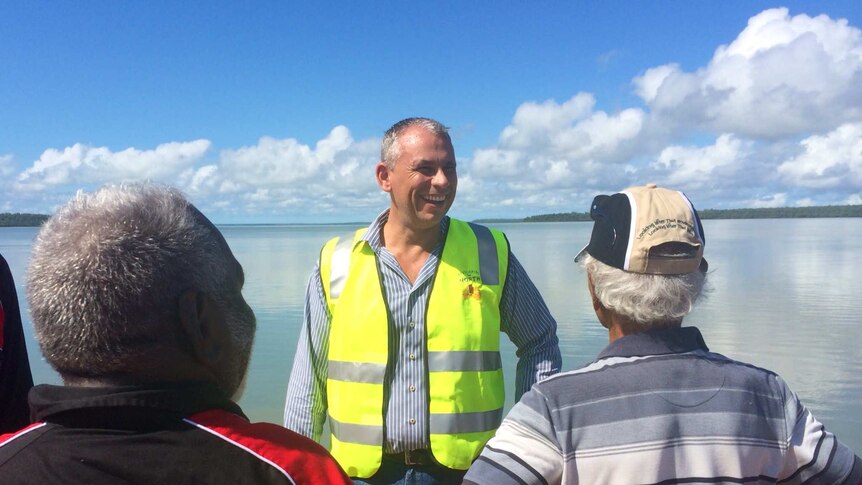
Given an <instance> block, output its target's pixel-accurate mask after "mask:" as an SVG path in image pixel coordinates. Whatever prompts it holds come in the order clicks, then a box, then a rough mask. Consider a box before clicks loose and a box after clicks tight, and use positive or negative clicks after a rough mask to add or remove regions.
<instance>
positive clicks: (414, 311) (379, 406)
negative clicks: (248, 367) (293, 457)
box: [284, 118, 560, 484]
mask: <svg viewBox="0 0 862 485" xmlns="http://www.w3.org/2000/svg"><path fill="white" fill-rule="evenodd" d="M376 176H377V183H378V184H379V185H380V187H381V189H383V191H384V192H387V193H389V196H390V204H389V209H387V210H385V211H384V212H383V213H381V214H380V215H379V216H378V217H377V219H375V220H374V222H373V223H372V224H371V226H370V227H368V228H366V229H360V230H358V231H356V232H351V233H349V234H345V235H343V236H341V237H337V238H334V239H332V240H330V241H329V242H327V243H326V244H325V245H324V247H323V249H322V251H321V255H320V260H319V261H318V265H317V267H316V268H315V270H314V272H313V274H312V276H311V279H310V280H309V283H308V290H307V293H306V307H305V324H304V326H303V329H302V335H301V336H300V338H299V345H298V348H297V353H296V360H295V361H294V365H293V371H292V373H291V378H290V385H289V386H288V391H287V403H286V405H285V418H284V419H285V426H287V427H288V428H291V429H293V430H295V431H297V432H299V433H302V434H304V435H306V436H309V437H311V438H313V439H315V440H318V439H319V438H320V435H321V433H322V429H323V424H324V422H325V421H326V417H327V415H328V416H329V427H330V430H331V433H332V436H331V446H332V448H331V451H332V454H333V455H334V456H335V457H336V459H337V460H338V461H339V463H340V464H341V465H342V467H344V469H345V470H346V471H347V473H348V475H350V476H351V477H352V478H354V480H356V482H357V483H375V484H380V483H396V482H399V481H402V480H405V479H407V480H408V481H409V480H410V479H420V480H425V481H423V482H422V483H451V482H460V480H461V478H462V477H463V474H464V472H465V471H466V470H467V468H468V467H469V466H470V464H471V463H472V461H473V460H474V459H475V458H476V457H477V456H478V454H479V452H480V451H481V449H482V446H484V444H485V442H486V441H487V440H488V439H489V438H490V437H491V436H493V434H494V432H495V430H496V429H497V427H498V426H499V424H500V422H501V419H502V411H503V402H504V389H503V388H504V385H503V375H502V366H501V360H500V354H499V343H500V332H501V331H503V332H505V333H506V334H508V336H509V338H510V339H511V340H512V342H514V343H515V345H516V346H517V347H518V355H519V357H520V359H519V361H518V370H517V377H516V383H515V389H516V397H518V396H520V395H521V394H522V393H523V392H525V391H526V390H528V389H529V388H530V386H532V384H533V383H535V382H536V381H538V380H541V379H543V378H545V377H548V376H550V375H551V374H554V373H556V372H558V371H559V368H560V351H559V347H558V343H557V337H556V322H555V321H554V319H553V318H552V317H551V315H550V313H549V312H548V309H547V307H546V305H545V303H544V301H543V300H542V298H541V296H540V295H539V292H538V290H537V289H536V287H535V286H534V285H533V283H532V281H530V278H529V277H528V276H527V274H526V273H525V271H524V269H523V267H522V266H521V264H520V263H519V262H518V260H517V259H516V258H515V257H514V255H512V253H511V251H510V249H509V244H508V241H507V240H506V238H505V236H504V235H503V234H502V233H501V232H499V231H496V230H493V229H489V228H487V227H484V226H480V225H477V224H472V223H467V222H463V221H459V220H456V219H452V218H449V217H448V216H446V213H447V212H448V210H449V208H450V207H451V206H452V202H453V201H454V200H455V192H456V188H457V186H458V173H457V167H456V160H455V150H454V148H453V147H452V141H451V139H450V138H449V134H448V129H447V128H446V127H445V126H443V125H442V124H440V123H439V122H437V121H435V120H431V119H428V118H408V119H405V120H402V121H399V122H398V123H396V124H395V125H393V126H392V127H391V128H390V129H389V130H387V132H386V134H385V136H384V138H383V146H382V150H381V161H380V162H379V163H378V164H377V167H376Z"/></svg>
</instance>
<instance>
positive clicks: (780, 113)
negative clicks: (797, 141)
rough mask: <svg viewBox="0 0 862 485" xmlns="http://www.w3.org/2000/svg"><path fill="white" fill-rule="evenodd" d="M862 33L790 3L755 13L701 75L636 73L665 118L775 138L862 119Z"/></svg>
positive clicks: (642, 91) (675, 70)
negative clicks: (792, 13) (797, 10)
mask: <svg viewBox="0 0 862 485" xmlns="http://www.w3.org/2000/svg"><path fill="white" fill-rule="evenodd" d="M860 86H862V31H860V30H859V29H858V28H856V27H853V26H850V25H849V24H848V23H847V21H846V20H843V19H839V20H835V19H831V18H829V17H827V16H825V15H820V16H817V17H810V16H808V15H805V14H800V15H796V16H790V14H789V12H788V10H787V9H786V8H776V9H771V10H766V11H764V12H761V13H760V14H758V15H756V16H754V17H752V18H751V19H749V21H748V25H747V26H746V28H745V29H744V30H743V31H742V32H741V33H740V34H739V35H738V36H737V38H736V39H735V40H734V41H733V42H731V43H730V44H728V45H725V46H719V47H718V49H716V51H715V54H714V56H713V58H712V59H711V61H710V62H709V63H708V64H707V65H706V66H704V67H702V68H700V69H698V70H696V71H695V72H690V73H689V72H684V71H682V70H681V69H680V67H679V66H678V65H675V64H669V65H665V66H658V67H655V68H652V69H648V70H647V71H646V72H645V73H644V74H643V75H642V76H639V77H637V78H635V80H634V88H635V92H636V93H637V94H638V95H639V96H640V97H641V98H642V99H643V100H644V102H645V103H646V104H647V106H649V107H650V109H651V110H652V111H653V113H654V115H655V116H656V118H657V119H660V120H661V121H662V122H664V123H668V124H671V125H675V126H676V127H683V126H688V124H694V125H695V126H696V127H700V128H703V129H709V130H712V131H716V132H728V133H735V134H737V135H740V136H745V137H752V138H774V137H782V136H792V135H799V134H806V133H809V132H816V131H822V130H825V129H831V128H833V127H834V126H837V125H838V124H841V123H844V122H847V121H851V120H859V119H860V118H862V88H860Z"/></svg>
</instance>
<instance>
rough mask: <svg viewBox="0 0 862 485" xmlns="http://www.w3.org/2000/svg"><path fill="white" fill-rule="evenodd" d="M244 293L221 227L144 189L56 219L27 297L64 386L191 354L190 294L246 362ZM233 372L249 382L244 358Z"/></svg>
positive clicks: (170, 197)
mask: <svg viewBox="0 0 862 485" xmlns="http://www.w3.org/2000/svg"><path fill="white" fill-rule="evenodd" d="M241 286H242V269H241V268H240V267H239V264H238V263H237V262H236V260H235V259H234V258H233V255H232V254H231V253H230V249H229V248H228V247H227V244H226V242H225V241H224V238H223V237H222V236H221V233H219V232H218V230H217V229H216V228H215V226H213V225H212V223H211V222H210V221H209V220H207V219H206V217H204V216H203V214H201V213H200V212H199V211H198V210H197V209H196V208H195V207H194V206H193V205H191V203H189V202H188V201H187V200H186V199H185V198H184V197H183V196H182V195H181V194H180V193H179V192H177V191H176V190H174V189H171V188H168V187H164V186H159V185H153V184H142V185H125V186H112V187H105V188H103V189H100V190H98V191H96V192H94V193H91V194H85V193H79V194H78V195H77V196H76V197H75V198H73V199H72V200H71V201H70V202H69V203H68V204H67V205H66V206H64V207H63V208H61V209H60V210H59V211H58V212H57V214H56V215H54V216H53V217H51V218H50V219H49V220H48V221H47V222H46V223H45V225H44V226H43V227H42V229H41V231H40V232H39V236H38V238H37V240H36V244H35V246H34V248H33V254H32V258H31V262H30V268H29V273H28V278H27V297H28V300H29V303H30V311H31V313H32V316H33V326H34V328H35V331H36V337H37V339H38V341H39V344H40V346H41V348H42V352H43V353H44V355H45V359H46V360H47V361H48V362H49V363H50V364H51V365H52V366H53V367H54V368H55V369H56V370H57V371H58V372H59V373H60V374H61V376H62V377H63V379H64V381H66V383H67V384H69V383H75V382H76V381H79V380H80V381H87V380H93V381H106V382H111V381H114V380H118V381H121V382H129V381H132V382H134V380H135V378H136V376H138V375H139V374H146V373H147V372H148V371H147V370H146V369H150V368H154V367H157V366H156V365H154V364H157V363H158V360H159V359H162V358H164V356H165V355H167V354H169V353H171V352H173V353H174V354H176V353H181V354H183V355H185V354H189V355H191V354H193V353H194V352H193V351H192V348H191V347H192V344H191V343H190V342H189V340H188V338H187V336H185V335H184V334H183V331H182V329H181V328H182V325H180V320H181V318H180V310H179V307H180V300H181V298H182V297H183V295H184V294H185V293H187V292H188V291H190V290H194V291H195V292H200V293H201V294H206V295H208V298H209V299H211V301H213V302H215V305H216V307H217V308H218V312H221V313H222V315H224V320H225V321H226V322H227V324H226V327H227V329H228V332H227V333H229V334H230V337H231V338H232V341H233V342H232V346H231V347H232V348H234V349H241V352H242V353H247V351H248V350H249V349H250V347H251V342H252V339H253V335H254V316H253V314H252V313H251V311H250V309H249V308H248V306H247V305H246V304H245V301H244V300H242V295H241V293H240V290H239V289H240V288H241ZM243 360H245V362H243ZM236 364H237V365H241V366H242V367H243V368H242V369H237V372H240V373H244V369H245V365H246V364H247V355H246V356H244V357H242V356H241V357H240V358H239V359H238V362H236ZM142 377H143V378H144V380H147V379H150V380H151V379H158V378H159V376H142ZM230 380H231V381H233V380H237V379H235V378H233V377H232V378H231V379H230ZM238 383H239V382H238V380H237V382H236V384H237V385H238ZM219 384H224V383H221V382H219ZM233 384H234V383H233V382H230V383H229V384H228V385H229V386H233ZM227 391H228V392H233V391H232V390H230V389H227Z"/></svg>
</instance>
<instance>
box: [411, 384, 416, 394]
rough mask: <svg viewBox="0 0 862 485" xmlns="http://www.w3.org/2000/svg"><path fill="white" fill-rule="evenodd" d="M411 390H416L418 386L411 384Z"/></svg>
mask: <svg viewBox="0 0 862 485" xmlns="http://www.w3.org/2000/svg"><path fill="white" fill-rule="evenodd" d="M410 392H416V386H414V385H412V384H411V385H410Z"/></svg>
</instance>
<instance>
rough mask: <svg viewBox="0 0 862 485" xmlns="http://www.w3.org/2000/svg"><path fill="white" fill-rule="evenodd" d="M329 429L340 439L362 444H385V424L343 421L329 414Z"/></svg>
mask: <svg viewBox="0 0 862 485" xmlns="http://www.w3.org/2000/svg"><path fill="white" fill-rule="evenodd" d="M329 430H330V431H332V435H333V436H335V437H336V438H338V441H343V442H345V443H356V444H360V445H371V446H380V445H382V444H383V426H371V425H367V424H351V423H342V422H340V421H336V420H334V419H332V416H331V415H330V416H329Z"/></svg>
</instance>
